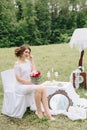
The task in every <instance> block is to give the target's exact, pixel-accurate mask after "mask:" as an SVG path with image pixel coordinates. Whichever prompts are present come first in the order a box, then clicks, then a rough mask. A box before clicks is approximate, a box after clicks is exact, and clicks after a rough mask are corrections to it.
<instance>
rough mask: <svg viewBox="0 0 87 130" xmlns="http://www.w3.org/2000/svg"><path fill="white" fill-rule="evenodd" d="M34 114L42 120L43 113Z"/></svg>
mask: <svg viewBox="0 0 87 130" xmlns="http://www.w3.org/2000/svg"><path fill="white" fill-rule="evenodd" d="M35 114H36V115H37V116H38V117H39V118H40V119H41V118H43V113H38V112H37V111H36V112H35Z"/></svg>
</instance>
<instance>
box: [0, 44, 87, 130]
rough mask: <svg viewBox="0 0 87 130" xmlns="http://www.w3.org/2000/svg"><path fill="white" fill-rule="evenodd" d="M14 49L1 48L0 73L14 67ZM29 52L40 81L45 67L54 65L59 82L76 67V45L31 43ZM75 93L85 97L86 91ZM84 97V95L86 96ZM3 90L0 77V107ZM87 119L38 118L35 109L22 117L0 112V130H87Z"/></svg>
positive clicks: (79, 90) (77, 53)
mask: <svg viewBox="0 0 87 130" xmlns="http://www.w3.org/2000/svg"><path fill="white" fill-rule="evenodd" d="M14 49H15V48H1V49H0V72H1V71H4V70H7V69H10V68H13V66H14V62H15V60H16V57H15V56H14ZM31 49H32V54H33V55H34V59H35V62H36V67H37V69H38V70H40V71H41V73H42V82H44V81H45V80H47V77H46V74H47V72H48V70H51V69H52V68H54V70H55V71H58V73H59V77H58V80H59V81H67V82H68V81H69V78H70V74H71V72H72V71H73V70H75V69H77V67H78V60H79V57H80V52H79V51H78V50H76V49H75V48H72V49H71V48H70V47H69V45H68V44H59V45H58V44H54V45H45V46H31ZM86 59H87V51H86V50H85V54H84V59H83V66H84V68H85V71H87V60H86ZM76 91H77V93H78V94H79V95H80V96H81V97H85V96H84V93H85V92H86V90H84V89H83V88H82V89H78V90H76ZM85 98H87V97H85ZM2 101H3V89H2V82H1V79H0V110H1V108H2ZM86 124H87V120H78V121H71V120H69V119H68V118H67V117H66V116H64V115H58V116H56V121H53V122H52V121H50V120H47V119H46V118H44V119H42V120H40V119H38V118H37V116H36V115H35V113H34V112H31V111H29V110H27V111H26V113H25V115H24V117H23V119H15V118H10V117H7V116H4V115H2V114H1V115H0V128H1V129H0V130H87V125H86Z"/></svg>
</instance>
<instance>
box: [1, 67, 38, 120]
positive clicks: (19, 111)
mask: <svg viewBox="0 0 87 130" xmlns="http://www.w3.org/2000/svg"><path fill="white" fill-rule="evenodd" d="M1 79H2V85H3V91H4V99H3V106H2V113H3V114H5V115H7V116H10V117H15V118H22V117H23V115H24V113H25V111H26V108H27V107H31V109H33V110H35V109H36V108H32V106H35V102H34V96H33V93H30V94H29V95H21V94H17V93H16V92H15V82H16V78H15V74H14V69H9V70H6V71H2V72H1Z"/></svg>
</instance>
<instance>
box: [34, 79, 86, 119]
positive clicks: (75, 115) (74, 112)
mask: <svg viewBox="0 0 87 130" xmlns="http://www.w3.org/2000/svg"><path fill="white" fill-rule="evenodd" d="M42 86H43V87H45V88H46V91H47V96H49V95H52V94H53V93H55V91H58V90H64V91H65V92H66V93H67V95H68V97H69V98H70V99H71V100H72V102H73V106H69V108H68V111H67V110H65V109H58V110H57V109H50V112H51V114H52V115H58V114H64V115H66V116H67V117H68V118H69V119H71V120H78V119H86V118H87V99H85V98H80V96H79V95H78V94H77V93H76V91H75V89H74V87H73V86H72V84H71V82H56V81H53V82H50V81H46V82H44V83H43V84H42ZM55 102H56V103H57V99H56V100H55ZM56 103H55V104H56ZM61 104H62V100H60V102H59V104H58V103H57V105H61ZM34 105H35V104H34ZM53 105H54V104H53ZM61 106H62V105H61ZM32 107H35V106H32ZM54 108H55V107H54Z"/></svg>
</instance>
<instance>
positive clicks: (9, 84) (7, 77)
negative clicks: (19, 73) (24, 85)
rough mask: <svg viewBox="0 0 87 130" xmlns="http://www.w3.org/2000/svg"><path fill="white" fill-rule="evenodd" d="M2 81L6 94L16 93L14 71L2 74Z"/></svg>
mask: <svg viewBox="0 0 87 130" xmlns="http://www.w3.org/2000/svg"><path fill="white" fill-rule="evenodd" d="M1 79H2V85H3V89H4V92H5V91H14V86H15V82H16V78H15V74H14V69H9V70H5V71H2V72H1Z"/></svg>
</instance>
